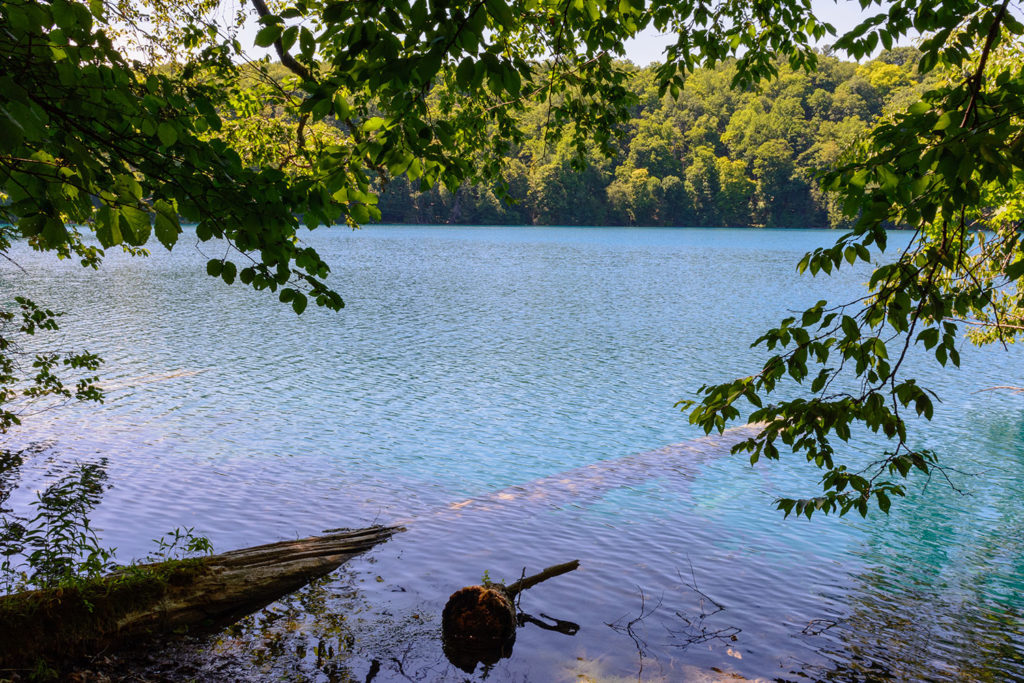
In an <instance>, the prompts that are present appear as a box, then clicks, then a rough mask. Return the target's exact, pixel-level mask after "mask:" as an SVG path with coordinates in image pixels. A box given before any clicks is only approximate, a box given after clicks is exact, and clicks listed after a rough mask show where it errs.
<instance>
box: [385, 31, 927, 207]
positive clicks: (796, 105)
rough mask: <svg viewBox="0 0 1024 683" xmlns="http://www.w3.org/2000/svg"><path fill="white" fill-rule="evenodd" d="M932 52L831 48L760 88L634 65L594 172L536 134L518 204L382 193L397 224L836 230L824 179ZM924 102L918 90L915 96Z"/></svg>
mask: <svg viewBox="0 0 1024 683" xmlns="http://www.w3.org/2000/svg"><path fill="white" fill-rule="evenodd" d="M919 58H920V54H919V53H918V51H917V50H916V49H914V48H895V49H892V50H889V51H886V52H883V53H881V54H880V55H879V56H878V57H877V58H876V59H875V60H873V61H870V62H867V63H864V64H857V63H855V62H848V61H841V60H839V59H837V58H835V57H832V56H830V55H828V54H823V55H821V56H820V62H819V66H818V69H817V71H815V72H813V73H804V72H791V71H788V70H785V69H784V70H783V73H782V75H781V76H780V77H779V78H778V79H776V80H774V81H772V82H771V83H768V84H766V85H764V86H763V87H761V88H760V89H757V90H746V91H742V90H738V89H734V88H733V87H731V81H732V78H733V73H734V68H733V66H732V65H731V64H728V63H727V64H723V65H719V66H718V67H717V68H715V69H710V70H709V69H703V70H698V71H697V72H696V73H694V74H692V75H690V76H689V77H688V79H687V81H686V87H685V88H683V89H682V91H680V93H679V94H678V96H675V97H674V96H672V95H671V94H665V95H664V96H659V94H658V87H657V81H656V75H655V70H654V67H653V66H650V67H645V68H639V67H631V71H632V73H631V78H630V80H629V81H628V88H629V91H630V93H631V95H632V96H633V97H634V98H635V103H634V104H633V117H632V119H631V120H630V121H629V123H628V125H627V129H626V130H625V131H624V135H622V136H621V137H620V142H619V147H618V149H616V150H615V152H616V154H615V155H614V156H613V157H611V158H608V157H607V156H605V155H603V154H601V153H600V152H599V151H598V150H597V149H596V148H595V149H593V150H592V151H590V152H589V153H588V154H587V156H588V164H587V167H586V168H585V169H583V170H582V171H580V170H577V169H576V168H574V167H573V159H574V158H575V150H574V149H572V148H571V146H570V145H569V144H568V143H561V144H554V145H552V144H550V143H546V142H545V140H544V131H545V126H546V125H547V118H546V107H545V106H544V104H537V105H535V106H534V108H533V109H531V110H530V111H528V112H527V113H526V114H525V116H526V121H527V123H528V124H529V126H528V130H530V131H532V133H533V136H532V137H531V138H529V139H527V140H526V141H525V142H524V143H523V144H520V145H517V146H516V147H515V148H514V149H513V151H512V153H511V154H510V155H509V157H508V158H507V159H505V168H506V173H505V178H506V180H507V182H508V188H509V195H510V196H511V198H512V201H503V200H500V199H499V198H498V196H499V195H500V193H499V192H496V191H495V188H488V187H479V186H471V185H464V186H463V187H461V188H459V189H458V190H457V191H456V192H451V191H449V190H448V189H446V188H444V187H432V188H430V189H428V190H426V191H420V190H421V188H420V185H419V183H418V182H417V183H410V182H409V181H408V180H407V179H406V178H405V177H404V176H400V177H398V178H394V179H391V180H390V181H389V182H388V183H386V184H383V186H382V187H381V188H380V189H379V191H380V200H379V208H380V210H381V214H382V216H381V221H382V222H385V223H457V224H477V225H481V224H482V225H491V224H526V225H657V226H768V227H822V226H831V227H837V226H839V225H840V223H841V221H842V218H841V216H840V213H839V211H837V210H836V207H833V206H830V202H829V199H828V197H827V196H826V195H824V194H823V193H822V192H821V190H820V189H819V187H818V184H817V182H816V176H815V171H816V170H817V169H821V168H824V167H827V166H829V165H830V164H832V163H833V162H834V161H836V160H837V159H838V158H839V157H840V155H841V154H842V151H843V149H844V148H845V147H846V146H847V145H848V144H849V143H850V142H852V141H853V140H855V139H856V138H857V136H859V135H861V134H862V133H864V132H865V131H866V130H867V128H868V126H869V124H870V122H871V121H872V120H873V119H875V118H876V117H878V116H879V115H882V114H883V113H884V112H885V111H887V110H888V109H891V108H894V107H899V106H900V104H901V103H902V104H904V105H905V104H906V103H908V102H910V101H914V99H916V98H917V97H919V96H920V93H921V91H922V90H924V89H925V88H927V87H928V84H927V83H924V82H922V79H921V77H920V76H919V75H918V71H917V63H918V60H919ZM911 98H913V99H911Z"/></svg>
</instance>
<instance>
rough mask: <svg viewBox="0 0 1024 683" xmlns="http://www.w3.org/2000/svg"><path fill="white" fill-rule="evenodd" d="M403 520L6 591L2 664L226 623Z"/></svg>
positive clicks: (1, 606)
mask: <svg viewBox="0 0 1024 683" xmlns="http://www.w3.org/2000/svg"><path fill="white" fill-rule="evenodd" d="M400 530H401V529H400V528H397V527H371V528H368V529H358V530H351V531H346V532H343V533H332V534H329V535H325V536H314V537H310V538H303V539H299V540H295V541H282V542H279V543H269V544H266V545H260V546H256V547H253V548H243V549H240V550H232V551H230V552H226V553H221V554H219V555H209V556H207V557H202V558H195V559H186V560H170V561H167V562H158V563H154V564H145V565H132V566H130V567H125V568H123V569H120V570H118V571H116V572H114V573H112V574H110V575H108V576H105V577H102V578H100V579H96V580H94V581H89V582H83V583H82V584H80V585H75V586H71V587H65V588H52V589H45V590H36V591H26V592H23V593H16V594H13V595H7V596H4V597H0V634H2V636H0V669H2V668H16V667H22V666H33V665H34V664H35V663H36V662H38V661H39V660H45V661H51V662H53V661H68V660H71V659H73V658H75V657H79V656H82V655H85V654H88V653H92V652H100V651H102V650H104V649H107V648H111V647H112V646H115V645H117V644H119V643H122V642H125V641H127V640H132V639H137V638H141V637H145V636H150V635H154V634H158V633H166V632H169V631H180V630H182V629H195V628H205V627H211V626H217V625H224V624H226V623H230V622H231V621H233V620H235V619H237V618H239V617H241V616H242V615H244V614H248V613H251V612H254V611H256V610H257V609H260V608H261V607H263V606H265V605H267V604H269V603H270V602H273V601H274V600H276V599H277V598H280V597H281V596H283V595H286V594H288V593H291V592H292V591H295V590H297V589H299V588H301V587H302V586H304V585H305V584H307V583H308V582H310V581H312V580H313V579H315V578H318V577H320V576H323V575H325V574H327V573H329V572H331V571H333V570H334V569H336V568H337V567H339V566H340V565H341V564H342V563H344V562H345V561H346V560H348V559H349V558H351V557H353V556H355V555H358V554H359V553H362V552H364V551H366V550H369V549H370V548H372V547H373V546H375V545H377V544H378V543H382V542H384V541H386V540H387V539H388V538H390V537H391V535H392V534H394V533H395V532H396V531H400Z"/></svg>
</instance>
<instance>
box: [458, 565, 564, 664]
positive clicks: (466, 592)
mask: <svg viewBox="0 0 1024 683" xmlns="http://www.w3.org/2000/svg"><path fill="white" fill-rule="evenodd" d="M579 566H580V561H579V560H573V561H572V562H566V563H564V564H556V565H554V566H553V567H548V568H547V569H545V570H544V571H542V572H540V573H538V574H534V575H533V576H528V577H525V578H523V579H520V580H519V581H516V582H514V583H510V584H509V585H507V586H506V585H505V584H502V583H486V584H485V585H483V586H465V587H464V588H460V589H459V590H457V591H455V592H454V593H452V594H451V597H449V598H448V602H447V603H446V604H445V606H444V611H443V612H442V613H441V635H442V638H443V647H444V652H445V655H447V657H448V661H450V662H451V663H452V664H454V665H455V666H457V667H459V668H460V669H462V670H463V671H466V672H468V673H472V672H473V671H474V670H475V668H476V665H477V663H478V662H482V663H483V664H485V665H489V664H493V663H495V662H497V661H498V660H499V659H501V658H502V657H508V656H509V655H511V654H512V646H513V645H514V644H515V640H516V626H517V622H518V620H517V619H516V609H515V599H516V596H517V595H519V593H521V592H523V591H524V590H526V589H527V588H531V587H533V586H536V585H537V584H538V583H540V582H541V581H547V580H548V579H550V578H554V577H556V576H560V575H562V574H565V573H566V572H571V571H573V570H574V569H578V568H579ZM555 630H558V629H557V628H556V629H555Z"/></svg>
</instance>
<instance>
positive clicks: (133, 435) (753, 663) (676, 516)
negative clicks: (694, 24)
mask: <svg viewBox="0 0 1024 683" xmlns="http://www.w3.org/2000/svg"><path fill="white" fill-rule="evenodd" d="M835 237H836V234H835V233H829V232H825V231H812V230H806V231H803V230H801V231H751V230H671V229H605V228H601V229H576V228H515V229H510V228H487V229H484V228H478V229H474V228H407V227H402V228H399V227H374V228H367V229H364V230H361V231H356V232H352V231H348V230H332V231H320V232H316V233H311V234H309V235H308V236H307V237H306V239H307V241H308V242H309V243H310V244H311V245H313V246H315V247H317V248H318V249H319V250H320V251H321V254H323V255H324V256H325V257H326V259H327V261H328V262H329V263H331V264H332V268H333V270H334V273H333V275H332V278H331V283H332V284H333V285H334V286H335V287H336V288H337V289H339V291H341V293H342V294H343V296H345V298H346V302H347V307H346V309H345V310H344V311H343V312H341V313H340V314H332V313H327V312H323V311H314V310H309V311H307V313H305V314H304V315H303V316H301V317H296V316H295V315H294V314H292V313H291V311H290V309H289V308H288V307H286V306H283V305H280V304H277V303H275V301H274V300H273V297H271V296H266V295H260V294H256V293H251V292H247V291H246V290H244V289H242V288H240V287H239V286H238V285H235V286H233V287H227V286H225V285H223V284H218V283H216V282H214V281H213V280H211V279H209V278H207V277H205V276H204V275H202V273H203V271H204V264H205V258H208V257H212V256H220V255H221V254H222V253H223V251H222V250H220V251H218V250H216V249H214V248H213V247H210V246H209V245H206V246H204V247H203V249H204V250H205V251H206V256H205V257H204V255H202V254H199V253H198V252H197V251H196V250H194V249H192V248H190V247H188V246H185V247H184V248H181V249H178V250H177V251H176V252H175V253H174V254H167V253H157V254H154V256H153V257H152V258H149V259H130V258H127V257H122V256H119V255H111V257H110V258H108V260H107V262H106V263H105V264H104V266H103V268H102V269H101V270H100V271H99V272H90V271H85V270H83V269H81V268H78V267H76V266H75V265H74V264H56V265H55V264H54V263H53V262H52V258H50V257H49V256H47V255H37V254H35V253H32V252H30V251H28V250H24V251H18V252H17V253H16V254H15V257H16V259H17V260H18V262H19V263H20V264H21V265H22V266H23V267H24V268H25V270H26V271H27V272H21V271H18V270H15V269H13V268H11V267H8V266H6V265H5V266H3V270H2V271H0V273H2V279H3V280H2V281H3V285H2V286H3V289H4V290H5V291H7V292H11V293H13V292H15V291H27V292H28V293H29V294H30V295H31V296H33V297H35V298H36V299H37V300H39V301H40V302H41V303H42V302H45V303H47V304H49V305H51V306H52V307H55V308H61V309H63V310H66V311H68V314H67V315H66V316H65V318H64V320H63V322H62V327H63V337H64V342H65V343H66V344H67V345H68V346H69V347H76V346H82V345H84V346H86V347H87V348H88V349H89V350H90V351H96V352H99V353H100V354H101V355H102V356H103V357H104V358H105V359H106V365H105V367H104V382H105V383H106V384H107V386H109V387H110V392H109V397H108V401H107V403H106V404H104V405H103V406H102V407H99V408H97V407H95V406H84V407H73V408H70V409H65V410H61V411H53V412H50V413H46V414H44V415H40V416H38V417H37V418H34V420H33V421H32V422H30V423H28V424H27V425H26V427H25V428H24V429H23V430H21V431H20V432H18V433H17V434H15V435H14V436H13V438H11V439H9V441H10V447H19V446H22V445H26V444H36V445H39V444H42V445H43V446H44V448H43V452H42V453H40V454H38V455H36V456H34V459H33V460H31V461H30V464H29V465H28V466H26V467H25V468H23V479H22V481H23V486H22V488H21V489H19V491H18V492H16V493H15V495H14V497H12V502H14V503H16V504H24V503H25V501H26V500H28V498H29V497H30V496H31V495H32V494H31V491H32V489H34V488H38V487H39V486H40V484H41V483H42V482H43V481H45V480H46V477H47V472H48V471H49V470H50V469H52V467H50V466H49V465H50V464H52V463H57V464H60V463H67V462H70V461H74V460H92V459H95V458H97V457H100V456H103V455H105V456H107V457H108V458H109V466H108V469H109V475H110V481H111V482H112V483H113V488H112V489H111V490H109V491H108V492H107V494H106V496H105V498H104V501H103V503H102V504H101V506H100V507H99V509H98V510H97V511H96V514H95V523H96V525H97V526H98V527H100V528H101V529H102V535H103V538H104V540H105V541H106V542H108V543H109V544H111V545H114V546H117V548H118V555H119V557H120V558H121V559H124V560H127V559H130V558H132V557H138V556H141V555H144V554H145V553H146V552H148V551H150V550H152V543H151V542H150V539H152V538H154V537H156V536H159V535H160V534H161V533H163V532H165V531H167V530H169V529H172V528H174V527H182V526H194V527H196V531H197V532H198V533H203V534H205V535H207V536H209V537H210V538H211V540H212V541H213V543H214V545H215V547H216V548H217V549H220V550H226V549H229V548H233V547H239V546H244V545H253V544H257V543H262V542H267V541H270V540H276V539H281V538H289V537H296V536H302V535H308V534H312V533H316V532H318V531H320V530H323V529H326V528H333V527H339V526H353V527H354V526H362V525H366V524H370V523H374V522H378V523H380V522H383V523H390V522H396V521H400V522H403V523H404V524H405V525H406V528H407V530H406V531H405V532H404V533H402V534H399V535H398V536H396V537H395V538H393V539H392V540H391V541H389V542H388V543H387V544H386V545H384V546H381V547H380V548H377V549H375V550H374V551H372V552H370V553H368V554H367V555H365V556H363V557H361V558H360V559H358V560H356V561H353V562H350V563H349V564H348V565H347V566H346V567H345V568H344V569H342V570H340V571H339V572H336V573H335V574H334V575H332V577H330V578H329V579H328V580H325V581H322V582H319V583H318V584H316V585H315V586H313V587H311V588H309V589H307V590H306V591H303V592H300V593H299V594H297V595H296V596H293V597H292V598H290V599H289V600H287V601H283V602H281V603H278V604H275V605H272V606H271V607H270V608H268V610H265V611H264V612H263V613H261V614H259V615H257V616H256V617H254V618H251V619H248V620H246V621H244V622H243V623H242V624H240V625H239V626H236V627H234V628H233V629H229V630H228V631H226V632H224V633H222V634H220V635H219V636H218V637H216V638H214V639H212V640H204V641H201V642H200V643H199V644H195V643H187V644H185V645H181V644H179V645H175V646H173V648H172V649H171V650H170V652H169V654H166V656H165V657H164V658H163V660H162V662H161V663H160V664H159V665H151V668H152V667H153V666H156V667H157V668H159V667H161V666H162V667H167V666H169V664H168V661H170V662H174V661H176V660H178V659H180V661H186V660H187V661H188V667H190V668H189V669H188V671H187V675H190V676H191V675H199V676H200V677H206V678H209V679H211V680H218V679H224V678H225V677H227V678H251V679H255V680H261V679H265V678H281V677H283V678H285V679H292V678H296V677H305V678H308V679H310V680H332V679H333V680H347V679H355V680H366V679H367V677H368V675H370V674H371V673H372V674H373V680H378V681H380V680H405V679H406V678H412V679H414V680H446V679H450V680H462V679H463V678H465V676H466V674H464V673H463V672H462V671H460V670H458V669H456V668H455V667H453V666H452V665H451V664H449V663H448V661H447V659H446V658H445V656H444V653H443V652H442V648H441V644H440V641H439V639H438V626H439V620H440V616H439V615H440V612H441V607H442V606H443V604H444V601H445V600H446V599H447V596H448V594H449V593H451V592H452V591H453V590H455V589H457V588H458V587H460V586H463V585H466V584H470V583H477V582H479V581H480V580H481V577H482V575H483V573H484V572H485V571H486V572H487V573H488V575H489V576H490V577H491V578H492V579H501V578H503V579H508V580H513V579H515V578H518V577H519V575H520V573H521V572H522V571H523V568H524V567H526V569H527V571H528V572H533V571H538V570H539V569H541V568H543V567H544V566H547V565H550V564H555V563H559V562H563V561H566V560H569V559H574V558H579V559H580V560H581V563H582V567H581V569H580V570H578V571H576V572H573V573H571V574H568V575H566V576H563V577H559V578H557V579H554V580H552V581H550V582H548V583H546V584H542V585H540V586H537V587H535V588H533V589H531V590H530V591H528V592H527V593H526V594H525V595H524V596H523V599H522V603H521V608H522V609H523V610H524V611H525V612H528V613H529V614H531V615H534V616H536V617H539V616H540V615H541V614H544V615H547V616H549V617H551V618H554V619H561V620H566V621H571V622H574V623H575V624H578V625H579V627H580V628H579V632H578V633H577V634H576V635H574V636H568V635H563V634H561V633H556V632H553V631H549V630H544V629H542V628H540V627H538V626H536V625H535V624H527V625H525V626H524V627H523V628H521V629H519V635H518V638H517V642H516V645H515V649H514V651H513V653H512V655H511V657H510V658H507V659H502V660H501V661H499V662H498V663H497V664H496V665H494V666H493V667H491V668H489V669H488V670H487V671H486V672H484V671H483V670H482V669H477V670H476V672H475V674H474V677H476V678H480V677H484V676H486V677H487V678H488V679H489V680H516V681H518V680H533V681H550V680H579V678H580V677H581V676H582V677H590V678H592V679H595V680H616V679H618V678H624V679H629V680H636V679H637V678H641V679H653V680H658V679H663V680H701V679H702V678H704V677H709V678H711V679H716V678H721V677H722V676H724V675H726V674H727V673H735V674H738V675H741V676H745V677H750V678H764V679H768V680H772V679H786V680H788V679H793V680H801V679H803V680H807V679H811V680H819V679H824V678H835V679H836V680H857V679H872V680H874V679H882V680H884V679H887V678H892V679H898V680H905V679H916V678H925V679H931V680H978V679H989V680H1008V679H1017V678H1024V661H1022V658H1024V635H1022V633H1024V617H1022V609H1024V597H1022V593H1024V591H1022V588H1024V547H1022V545H1024V541H1022V540H1021V539H1022V538H1024V534H1022V532H1024V511H1022V507H1021V505H1020V493H1021V491H1022V484H1024V447H1022V444H1024V412H1022V410H1021V407H1022V403H1021V401H1022V400H1024V399H1022V398H1021V397H1020V396H1014V395H1011V394H1007V393H1000V392H982V393H977V392H978V391H979V390H982V389H985V388H987V387H991V386H993V385H999V384H1014V383H1016V384H1021V383H1022V382H1021V378H1022V377H1024V361H1022V359H1021V356H1020V354H1018V353H1014V352H1013V350H1012V349H1011V350H1010V352H1005V351H1003V350H1001V349H996V348H991V349H984V350H974V349H971V348H965V349H963V356H964V362H963V369H961V370H959V371H942V370H941V369H940V368H938V366H935V367H932V365H934V364H929V363H927V362H924V363H917V365H916V366H915V371H916V372H917V374H918V376H919V377H920V378H921V380H922V382H923V383H924V384H925V385H926V386H930V387H932V388H934V389H936V390H937V391H938V392H939V394H940V396H941V397H942V399H943V403H942V404H941V405H940V406H939V407H938V409H937V411H936V417H935V420H934V421H933V423H932V424H931V425H924V426H923V429H921V430H919V431H918V432H917V433H916V437H915V438H916V439H917V440H918V443H919V444H921V445H926V446H928V447H931V448H934V449H936V450H939V451H940V452H942V453H943V454H945V455H946V456H947V457H948V459H949V460H948V462H949V463H950V464H953V465H954V466H955V467H957V468H958V469H959V470H961V471H962V472H963V474H957V473H954V474H953V477H954V480H955V481H956V483H957V485H958V486H960V487H962V488H964V489H965V490H966V491H967V492H968V493H969V495H967V496H963V495H961V494H958V493H956V492H955V491H953V490H952V489H951V488H950V487H949V486H947V485H945V484H944V482H943V481H940V480H938V479H936V480H934V481H932V482H931V483H930V484H929V485H928V490H927V495H920V493H919V489H920V487H921V485H923V483H924V482H919V483H918V485H917V486H916V488H915V492H914V493H913V494H912V495H911V497H910V499H909V500H907V501H897V503H896V504H895V505H894V507H893V515H892V516H891V517H889V518H887V519H885V518H881V517H877V518H873V519H872V520H869V521H868V522H862V521H859V520H854V519H849V518H844V519H842V520H838V519H826V518H821V519H818V518H816V519H815V520H814V521H812V522H808V521H806V520H803V521H800V520H789V521H783V520H782V518H781V516H780V515H778V514H776V513H774V512H772V511H771V501H772V499H773V498H774V497H775V496H777V495H780V494H794V493H796V494H799V493H807V492H809V491H813V487H814V484H815V481H816V479H817V477H816V476H815V472H814V471H810V470H808V468H807V467H801V466H800V465H799V463H796V462H782V463H779V464H770V465H759V466H757V467H755V468H751V467H749V466H747V465H745V464H744V463H743V461H742V459H737V458H733V457H731V456H729V455H728V454H727V453H728V448H727V444H726V443H723V442H721V441H716V440H711V441H702V440H699V437H701V434H700V433H699V432H697V431H696V430H694V429H693V428H692V427H691V426H690V425H688V424H687V421H686V419H685V417H684V416H682V415H680V414H679V413H678V411H677V410H675V409H674V408H673V403H674V402H675V401H676V400H678V399H680V398H683V397H685V396H687V395H688V392H691V391H692V390H694V389H695V388H696V387H698V386H700V385H701V384H702V383H704V382H713V381H720V380H724V379H727V378H730V377H732V376H736V375H741V374H748V373H749V372H750V370H751V369H752V368H753V367H754V365H755V363H756V362H757V358H758V357H759V352H758V351H757V350H751V349H749V343H750V341H752V339H753V338H754V337H755V336H757V334H758V333H759V331H760V330H762V329H763V328H764V326H765V325H767V324H771V323H773V322H776V321H777V320H778V319H779V318H780V317H782V316H784V315H785V314H786V313H787V311H790V310H793V309H799V308H802V307H804V306H806V305H809V304H812V303H813V302H815V301H817V300H818V299H820V298H828V299H833V300H837V301H838V300H842V299H846V298H853V297H855V296H856V294H857V292H858V288H859V287H860V286H861V283H862V282H863V281H864V280H865V279H866V274H867V271H866V270H865V269H863V268H860V269H851V270H849V271H847V270H843V271H841V272H840V274H839V275H838V276H836V277H832V278H817V279H811V278H808V277H801V276H797V275H796V274H795V271H794V264H795V263H796V261H797V260H798V259H799V257H800V256H801V255H802V254H803V253H804V252H805V251H807V250H809V249H813V248H814V247H816V246H821V245H826V244H829V243H830V242H831V241H832V240H833V239H834V238H835ZM894 241H898V236H897V237H896V238H894ZM670 444H671V445H672V446H668V445H670ZM667 446H668V447H667ZM879 448H880V444H878V443H877V442H875V441H872V440H871V439H869V438H861V439H858V440H855V442H854V443H853V445H851V447H850V450H851V453H853V454H854V455H865V454H870V453H871V452H877V449H879ZM496 492H504V493H505V494H507V495H504V496H502V495H496ZM473 498H478V499H481V500H479V501H477V502H475V503H472V504H470V505H467V506H465V507H462V508H458V509H453V508H452V504H453V503H457V502H460V501H465V500H467V499H473ZM548 623H550V620H549V622H548ZM320 643H323V650H322V651H321V652H320V653H318V652H317V645H318V644H320ZM197 649H198V654H197V652H196V651H197ZM186 650H187V652H186ZM374 662H376V664H375V663H374ZM171 672H172V673H171V674H169V675H171V676H172V677H174V675H175V674H174V669H173V666H172V667H171ZM721 672H726V673H721ZM178 673H179V674H180V675H186V674H185V673H182V672H181V671H179V672H178Z"/></svg>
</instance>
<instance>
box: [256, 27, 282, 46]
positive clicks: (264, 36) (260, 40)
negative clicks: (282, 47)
mask: <svg viewBox="0 0 1024 683" xmlns="http://www.w3.org/2000/svg"><path fill="white" fill-rule="evenodd" d="M282 30H283V28H282V26H281V25H280V24H269V25H267V26H264V27H263V28H261V29H260V30H259V31H257V32H256V38H255V40H254V41H253V42H255V43H256V45H257V46H258V47H270V46H271V45H273V44H274V41H276V40H277V39H278V38H280V37H281V33H282Z"/></svg>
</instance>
